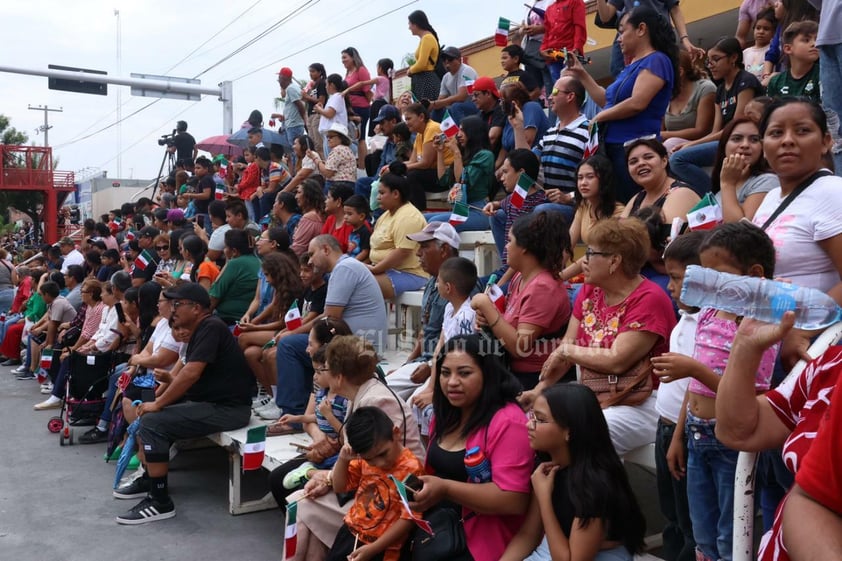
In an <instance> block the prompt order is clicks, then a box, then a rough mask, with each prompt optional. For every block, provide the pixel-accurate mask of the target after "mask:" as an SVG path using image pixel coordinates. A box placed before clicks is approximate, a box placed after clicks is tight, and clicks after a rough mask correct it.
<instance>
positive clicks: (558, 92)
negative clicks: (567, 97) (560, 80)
mask: <svg viewBox="0 0 842 561" xmlns="http://www.w3.org/2000/svg"><path fill="white" fill-rule="evenodd" d="M560 93H563V94H571V93H573V92H571V91H570V90H559V89H556V88H553V91H551V92H550V95H558V94H560Z"/></svg>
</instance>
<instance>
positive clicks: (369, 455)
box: [327, 407, 424, 561]
mask: <svg viewBox="0 0 842 561" xmlns="http://www.w3.org/2000/svg"><path fill="white" fill-rule="evenodd" d="M345 435H346V438H347V443H346V444H345V445H344V446H343V447H342V450H341V451H340V452H339V459H338V460H337V461H336V465H335V466H334V467H333V472H332V477H333V490H334V491H335V492H337V493H344V492H348V491H352V490H356V495H355V496H354V502H353V504H352V505H351V509H350V510H349V511H348V514H346V515H345V522H344V524H343V525H342V528H340V529H339V532H338V533H337V534H336V539H335V540H334V541H333V547H332V548H331V549H330V552H329V553H328V555H327V561H346V559H347V560H348V561H368V560H370V559H371V560H383V561H398V559H399V558H400V554H401V548H402V547H403V544H404V542H405V541H406V539H407V538H408V537H409V534H410V532H411V531H412V528H413V525H414V522H413V521H412V520H410V518H409V513H408V512H407V511H406V510H405V509H404V507H403V504H402V503H401V500H400V496H399V495H398V491H397V488H396V487H395V484H394V483H392V481H391V480H390V479H389V475H392V476H394V477H395V478H396V479H399V480H403V479H404V478H406V477H407V476H408V475H410V474H413V475H416V476H418V475H424V467H423V466H422V465H421V462H420V461H419V460H418V458H416V457H415V455H414V454H413V453H412V452H411V451H410V450H409V449H408V448H406V447H405V446H404V445H403V434H402V433H401V430H400V429H399V428H398V427H396V426H395V425H394V424H393V423H392V420H391V419H390V418H389V416H388V415H386V413H384V412H383V411H381V410H380V409H378V408H376V407H360V408H359V409H357V410H356V411H354V413H353V414H352V415H351V416H350V417H349V418H348V419H347V421H346V423H345ZM419 517H420V516H419Z"/></svg>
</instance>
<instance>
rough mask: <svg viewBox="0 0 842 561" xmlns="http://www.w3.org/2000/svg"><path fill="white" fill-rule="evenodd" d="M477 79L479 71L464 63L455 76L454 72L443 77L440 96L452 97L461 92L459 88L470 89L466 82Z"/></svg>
mask: <svg viewBox="0 0 842 561" xmlns="http://www.w3.org/2000/svg"><path fill="white" fill-rule="evenodd" d="M476 79H477V71H476V70H474V69H473V68H471V67H470V66H468V65H467V64H465V63H464V62H463V63H462V64H461V65H460V66H459V69H458V70H456V73H455V74H454V73H452V72H448V73H447V74H445V75H444V76H443V77H442V79H441V89H440V90H439V96H447V97H450V96H452V95H456V93H457V92H458V91H459V88H467V87H468V84H466V83H465V80H476Z"/></svg>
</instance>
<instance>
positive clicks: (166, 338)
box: [149, 319, 183, 370]
mask: <svg viewBox="0 0 842 561" xmlns="http://www.w3.org/2000/svg"><path fill="white" fill-rule="evenodd" d="M149 340H150V341H152V354H153V355H154V354H155V353H157V352H158V351H159V350H160V349H162V348H163V349H167V350H169V351H172V352H174V353H180V351H181V347H182V345H183V343H178V342H176V340H175V339H173V337H172V330H171V329H170V324H169V322H168V321H167V320H166V319H161V321H159V322H158V324H157V325H156V326H155V330H154V331H153V332H152V336H151V337H150V338H149ZM177 360H178V359H176V360H174V361H173V362H172V363H171V364H168V365H166V366H164V368H165V369H166V370H170V369H171V368H172V367H173V366H175V363H176V361H177Z"/></svg>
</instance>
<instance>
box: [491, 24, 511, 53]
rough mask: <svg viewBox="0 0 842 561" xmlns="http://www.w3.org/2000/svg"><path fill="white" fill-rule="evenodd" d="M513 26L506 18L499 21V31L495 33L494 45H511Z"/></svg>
mask: <svg viewBox="0 0 842 561" xmlns="http://www.w3.org/2000/svg"><path fill="white" fill-rule="evenodd" d="M511 24H512V22H510V21H509V20H507V19H506V18H500V19H499V20H497V30H496V31H495V32H494V44H495V45H497V46H498V47H505V46H506V45H507V44H508V43H509V26H510V25H511Z"/></svg>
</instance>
